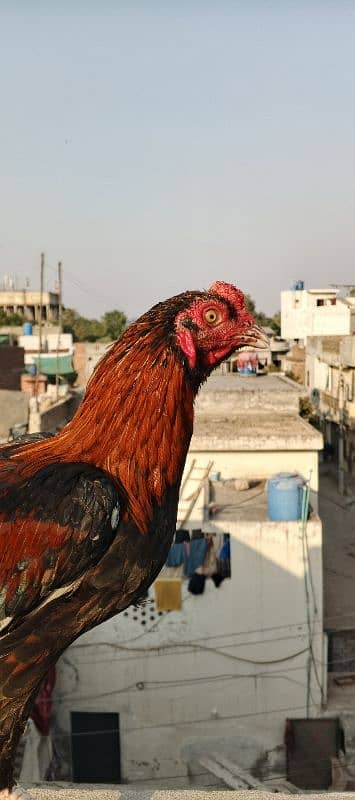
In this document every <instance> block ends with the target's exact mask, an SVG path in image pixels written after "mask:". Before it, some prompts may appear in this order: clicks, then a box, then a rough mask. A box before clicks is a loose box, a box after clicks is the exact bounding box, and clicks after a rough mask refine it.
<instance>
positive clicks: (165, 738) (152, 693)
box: [54, 520, 323, 787]
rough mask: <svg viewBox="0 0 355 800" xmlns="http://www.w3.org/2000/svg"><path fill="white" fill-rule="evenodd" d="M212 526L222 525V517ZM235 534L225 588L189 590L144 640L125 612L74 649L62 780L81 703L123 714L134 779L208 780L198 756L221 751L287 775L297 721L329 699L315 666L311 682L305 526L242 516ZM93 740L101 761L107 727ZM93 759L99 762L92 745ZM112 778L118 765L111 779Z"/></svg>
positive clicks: (66, 680)
mask: <svg viewBox="0 0 355 800" xmlns="http://www.w3.org/2000/svg"><path fill="white" fill-rule="evenodd" d="M308 527H309V531H308V536H309V538H308V545H309V554H310V563H311V565H312V574H313V578H314V584H315V587H316V592H317V603H319V617H318V621H317V624H316V626H315V632H314V642H313V647H314V654H315V660H316V665H317V668H318V670H319V675H320V676H321V677H322V658H323V648H322V645H323V638H322V605H321V603H322V600H321V594H322V572H321V549H320V546H319V541H320V522H319V520H316V521H315V522H311V523H309V526H308ZM206 528H207V530H208V531H210V532H212V530H214V531H215V532H217V531H218V532H220V530H221V529H220V528H217V526H214V525H211V524H209V525H208V526H206ZM229 532H230V535H231V556H232V568H231V579H230V580H225V581H223V583H222V584H221V585H220V587H219V588H216V587H215V586H214V585H213V583H212V581H209V580H208V581H207V583H206V590H205V592H204V593H203V595H201V596H193V595H191V594H188V593H187V592H186V593H185V592H184V594H183V602H182V608H181V610H180V611H172V612H170V613H167V614H163V615H162V616H159V617H158V618H155V620H153V621H152V622H150V621H148V620H147V624H146V625H145V627H144V630H142V628H140V630H141V635H140V636H139V642H137V641H136V639H137V623H136V622H134V621H133V619H131V617H130V615H129V616H128V617H125V616H123V615H119V616H118V617H115V618H114V619H113V620H111V621H108V622H107V623H105V624H104V625H102V626H100V627H99V628H97V629H95V630H93V631H92V632H90V634H86V635H85V640H84V643H83V644H81V643H80V642H78V643H77V644H76V645H75V644H74V645H73V646H72V647H71V648H70V649H69V650H68V651H67V653H66V656H65V658H64V659H62V660H61V662H60V668H59V670H58V683H57V693H56V698H55V730H54V736H55V740H56V743H57V747H58V749H59V750H60V751H61V753H63V759H61V761H62V763H63V762H64V761H66V766H67V774H66V775H65V776H63V774H62V775H61V777H62V778H63V777H66V778H70V777H71V774H72V767H71V765H70V750H71V747H70V742H71V735H72V732H71V722H70V714H71V712H73V711H80V712H84V711H87V712H90V711H91V712H95V713H102V712H115V713H117V714H119V719H120V739H121V745H122V780H124V781H128V782H132V783H134V782H135V781H138V780H139V781H143V780H144V782H145V783H146V784H147V785H149V784H150V783H154V784H155V785H156V784H157V782H158V783H159V784H160V786H161V787H163V786H171V785H172V783H171V782H172V781H173V780H175V781H178V780H179V782H180V785H185V786H188V785H189V784H191V782H192V783H193V782H195V783H196V781H197V782H200V783H201V780H202V777H201V773H203V774H206V773H204V771H203V769H202V767H201V766H200V765H198V764H197V758H196V756H197V754H198V753H203V752H211V751H212V750H215V752H218V751H221V750H222V751H225V752H227V753H228V756H229V757H231V758H233V760H234V761H236V762H237V763H239V764H240V765H241V766H242V767H245V768H248V769H257V766H258V765H259V771H260V764H261V763H262V765H263V766H262V775H260V777H268V776H269V775H270V774H272V772H273V769H275V763H276V762H277V767H276V770H277V771H278V774H280V769H281V767H282V769H283V770H285V761H284V751H283V750H280V748H282V745H283V740H284V730H285V721H286V718H287V717H290V716H292V717H305V716H306V714H307V704H308V702H309V710H310V714H311V715H316V714H317V713H319V710H320V705H321V703H320V699H321V698H320V691H319V687H318V685H317V680H316V676H315V670H314V668H312V679H311V683H310V686H307V665H308V655H309V630H308V626H307V600H306V594H305V583H304V554H303V551H302V541H301V536H300V533H301V528H300V524H299V523H296V522H292V523H282V524H280V523H265V522H263V523H258V522H253V523H241V522H238V523H234V525H232V524H230V531H229ZM309 593H310V598H311V599H310V600H309V602H310V604H311V611H312V597H311V595H312V590H311V589H309ZM149 596H150V597H152V596H153V589H152V588H151V589H150V593H149ZM312 616H313V612H312V614H311V617H312ZM146 634H149V636H148V637H147V639H146V638H145V637H146ZM108 642H109V643H111V645H108V644H107V643H108ZM100 643H102V644H100ZM122 645H123V647H122ZM133 663H134V680H132V664H133ZM100 664H101V668H100V666H99V665H100ZM103 664H104V669H103V668H102V665H103ZM73 670H74V671H73ZM74 674H75V675H76V680H75V687H74V688H73V675H74ZM97 736H100V733H99V731H98V732H97ZM89 738H90V742H91V743H90V748H91V747H92V757H93V758H94V755H95V752H98V750H99V748H98V747H96V745H95V736H94V735H92V736H90V737H89ZM96 744H97V743H96ZM227 745H228V746H227ZM142 752H144V763H143V762H142ZM86 757H87V758H88V759H89V760H90V754H89V753H87V756H86ZM314 757H316V753H315V754H314ZM187 762H188V763H187ZM111 779H112V778H111V777H110V775H109V774H107V775H106V777H105V781H106V782H110V780H111ZM181 782H182V783H181ZM175 785H177V784H175Z"/></svg>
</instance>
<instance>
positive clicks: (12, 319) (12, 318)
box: [0, 308, 25, 326]
mask: <svg viewBox="0 0 355 800" xmlns="http://www.w3.org/2000/svg"><path fill="white" fill-rule="evenodd" d="M24 322H25V317H24V316H23V314H17V313H16V314H6V311H4V310H3V309H2V308H0V325H17V326H18V325H23V323H24Z"/></svg>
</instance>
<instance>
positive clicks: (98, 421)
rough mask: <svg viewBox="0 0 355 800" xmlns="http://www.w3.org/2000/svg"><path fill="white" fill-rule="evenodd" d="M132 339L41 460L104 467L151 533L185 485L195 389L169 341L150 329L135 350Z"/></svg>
mask: <svg viewBox="0 0 355 800" xmlns="http://www.w3.org/2000/svg"><path fill="white" fill-rule="evenodd" d="M127 333H128V332H127ZM127 338H128V339H129V337H127V336H126V337H123V338H122V339H121V340H119V341H118V342H117V343H116V344H115V345H114V346H113V347H112V348H111V349H110V351H109V352H108V353H107V354H106V356H104V358H103V359H102V361H101V362H100V363H99V365H98V367H97V368H96V370H95V372H94V374H93V376H92V377H91V379H90V381H89V383H88V386H87V391H86V394H85V397H84V399H83V402H82V403H81V405H80V407H79V409H78V411H77V413H76V415H75V416H74V417H73V419H72V420H71V422H70V423H69V424H68V425H67V426H66V427H65V428H64V430H63V431H62V432H61V433H60V434H58V436H56V437H55V438H54V439H52V440H47V441H46V442H43V443H42V442H41V443H39V444H37V445H36V462H37V464H38V462H40V465H41V466H42V464H43V463H48V462H49V461H51V462H53V461H55V460H58V461H68V460H70V461H85V462H89V463H92V464H95V465H96V466H97V467H100V468H101V469H103V470H104V471H105V472H106V473H108V474H109V475H110V476H111V477H112V478H113V480H114V481H115V482H116V483H117V484H118V486H119V487H121V488H122V490H123V493H124V495H125V497H126V501H127V511H126V515H127V517H131V518H132V519H133V521H134V522H135V523H136V525H137V527H138V529H139V530H140V531H141V532H142V533H145V532H146V531H147V528H148V525H149V521H150V520H151V519H152V517H153V511H154V507H155V506H157V505H158V506H160V505H162V504H163V502H164V497H165V496H166V493H167V490H168V489H169V488H170V487H173V486H179V484H180V481H181V477H182V472H183V469H184V464H185V459H186V454H187V450H188V447H189V443H190V438H191V434H192V427H193V401H194V395H195V391H194V389H193V387H192V386H191V384H190V383H189V381H188V380H187V379H186V374H185V369H184V365H183V363H182V361H181V360H180V359H179V357H178V356H177V355H176V353H175V352H174V349H173V348H171V347H170V346H169V345H167V343H166V341H165V340H164V337H163V336H156V337H155V341H154V338H152V331H151V330H150V337H148V335H147V336H146V337H145V338H144V337H143V341H142V340H141V339H140V340H139V341H138V342H136V343H134V344H133V345H132V346H131V347H130V346H129V341H128V345H127ZM145 342H146V343H145ZM33 455H34V453H33ZM41 456H42V458H41Z"/></svg>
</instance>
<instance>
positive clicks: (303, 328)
mask: <svg viewBox="0 0 355 800" xmlns="http://www.w3.org/2000/svg"><path fill="white" fill-rule="evenodd" d="M354 331H355V297H346V298H343V297H339V294H338V292H337V291H335V290H334V289H295V290H291V291H285V292H281V334H282V336H283V337H284V338H285V339H293V340H297V341H303V342H304V341H305V340H306V339H307V337H308V336H345V335H348V334H351V333H353V332H354Z"/></svg>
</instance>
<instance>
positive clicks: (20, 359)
mask: <svg viewBox="0 0 355 800" xmlns="http://www.w3.org/2000/svg"><path fill="white" fill-rule="evenodd" d="M23 371H24V349H23V348H22V347H12V346H11V345H6V344H5V345H1V346H0V389H11V390H12V391H20V390H21V374H22V372H23Z"/></svg>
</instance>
